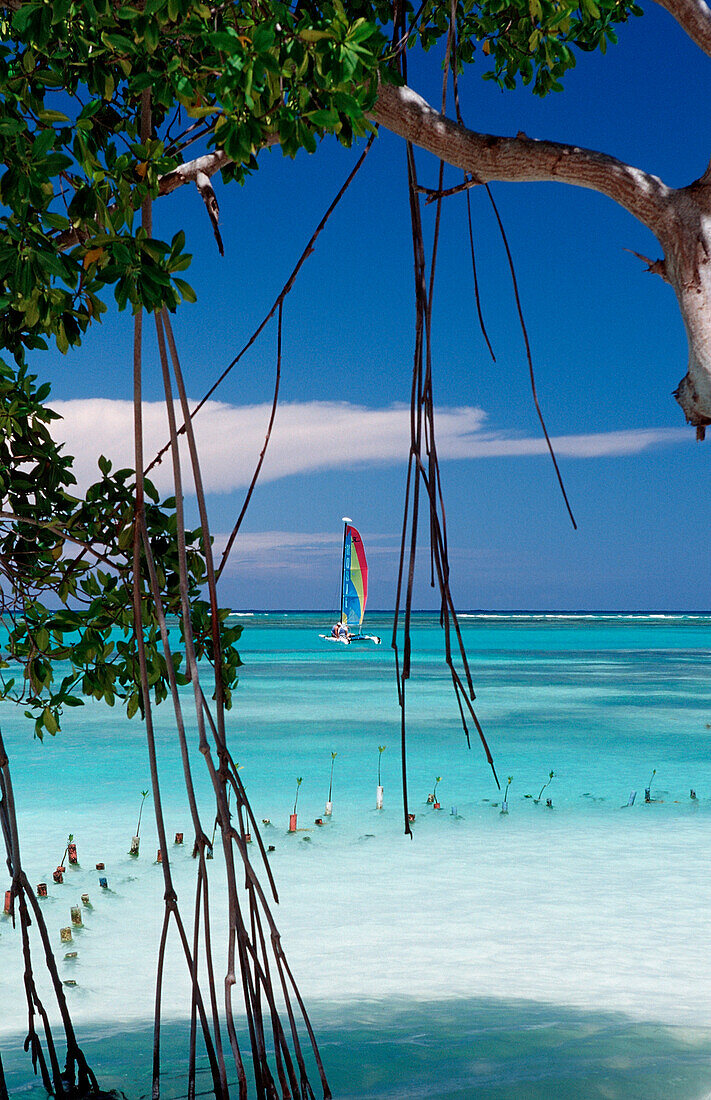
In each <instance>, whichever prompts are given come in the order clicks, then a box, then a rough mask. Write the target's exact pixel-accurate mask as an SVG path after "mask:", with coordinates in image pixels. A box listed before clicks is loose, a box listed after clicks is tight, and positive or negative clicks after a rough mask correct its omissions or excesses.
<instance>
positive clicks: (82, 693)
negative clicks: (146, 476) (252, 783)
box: [0, 366, 242, 738]
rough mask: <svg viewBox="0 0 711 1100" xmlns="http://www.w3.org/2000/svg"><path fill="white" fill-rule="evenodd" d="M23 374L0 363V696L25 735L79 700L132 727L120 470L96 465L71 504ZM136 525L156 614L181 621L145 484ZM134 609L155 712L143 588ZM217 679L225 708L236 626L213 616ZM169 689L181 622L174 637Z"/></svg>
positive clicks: (194, 571) (131, 634)
mask: <svg viewBox="0 0 711 1100" xmlns="http://www.w3.org/2000/svg"><path fill="white" fill-rule="evenodd" d="M35 381H36V379H35V378H34V376H32V375H31V374H29V373H28V372H27V371H26V370H25V368H20V370H19V371H18V373H17V376H15V375H14V372H13V371H12V370H10V368H9V367H6V366H0V392H1V394H2V415H1V416H0V492H1V493H2V500H3V502H4V504H3V508H2V513H1V515H2V518H3V519H5V520H6V521H7V523H6V527H5V529H4V531H3V533H2V535H0V568H1V570H2V574H3V576H4V577H5V578H6V580H7V581H8V582H9V584H10V586H11V591H12V596H11V597H10V596H7V595H6V596H5V600H4V607H3V611H4V621H5V626H6V628H7V642H6V644H5V652H4V653H3V659H2V661H1V662H0V666H1V667H2V668H3V669H4V670H5V671H4V673H3V674H2V676H0V698H5V699H12V700H14V701H15V702H17V703H22V704H23V705H24V706H25V707H26V708H27V709H26V711H25V713H26V715H27V717H28V718H31V719H33V720H34V728H35V733H36V735H37V736H38V737H40V738H41V737H43V736H44V734H45V732H48V733H51V734H54V733H56V732H57V731H58V729H59V726H60V722H61V715H62V712H63V710H64V708H65V707H76V706H80V705H81V704H82V701H83V698H84V697H86V698H94V699H99V700H103V701H104V702H105V703H107V704H108V705H109V706H113V705H114V704H115V702H116V700H117V699H118V700H120V701H121V702H123V703H124V704H125V706H126V713H127V714H128V717H129V718H132V717H133V715H134V714H136V713H137V712H139V711H140V712H143V706H144V700H143V698H142V695H141V688H140V677H139V673H138V658H137V652H136V637H135V628H134V614H133V606H132V580H133V538H134V525H135V522H136V520H135V505H134V482H135V476H134V474H133V471H131V470H113V469H112V467H111V463H110V462H109V461H108V460H107V459H105V458H103V457H102V458H100V459H99V466H100V471H101V478H100V479H99V480H98V481H97V482H95V484H93V485H92V486H90V488H89V489H88V491H87V493H86V499H85V500H79V499H78V498H76V497H74V496H72V495H71V492H70V489H71V487H72V486H73V484H74V476H73V474H72V473H71V459H69V458H66V457H64V456H63V455H62V452H61V448H59V447H57V445H56V444H55V443H54V441H53V439H52V437H51V435H50V433H49V427H48V425H49V424H50V422H51V421H52V419H55V418H56V413H53V412H51V410H49V409H48V408H46V406H45V405H44V404H43V399H44V398H46V396H47V389H48V387H47V386H46V385H45V386H42V387H40V388H39V389H37V388H35ZM145 486H146V494H147V496H148V500H147V502H146V508H145V516H146V526H147V529H148V536H149V539H150V542H151V545H152V547H153V553H154V556H155V559H156V570H157V573H158V582H159V586H160V592H161V601H162V605H163V609H164V612H165V614H166V615H167V616H174V617H176V622H177V616H178V615H179V613H180V584H179V571H178V557H177V554H178V551H177V546H176V538H175V535H176V517H175V508H174V501H172V500H166V501H163V503H162V504H160V503H159V499H158V494H157V493H156V491H155V489H154V487H153V486H152V485H151V483H150V482H148V481H147V482H146V483H145ZM200 538H201V533H200V531H188V532H186V545H187V564H188V570H189V596H190V606H191V620H192V629H193V634H194V640H195V647H196V655H197V657H198V659H206V660H208V661H211V662H214V659H215V657H214V648H213V640H212V633H211V613H210V607H209V604H208V603H207V601H206V600H205V599H204V598H202V597H201V594H200V593H201V586H202V585H203V584H204V581H205V559H204V554H203V552H202V548H201V542H200ZM141 609H142V623H141V629H142V632H143V638H144V644H145V646H146V656H147V662H148V674H149V687H150V690H151V693H152V696H153V699H154V701H155V702H156V703H160V702H161V701H162V700H164V699H165V698H166V696H167V694H168V669H167V667H166V661H165V656H164V654H163V651H162V645H161V639H160V634H159V628H158V622H157V620H156V615H155V611H154V605H153V600H152V597H151V594H150V592H149V588H148V582H147V581H146V580H145V579H143V581H142V587H141ZM219 617H220V628H221V629H220V634H221V662H222V678H223V683H224V687H225V696H226V702H227V705H228V706H229V704H230V700H231V692H232V689H233V688H234V686H235V684H236V682H237V670H238V668H239V666H240V663H241V662H240V659H239V654H238V652H237V650H236V648H235V643H236V641H237V640H238V639H239V637H240V634H241V630H242V628H241V627H240V626H236V625H232V624H231V623H229V622H228V621H227V617H228V612H227V611H226V610H222V611H220V612H219ZM173 633H174V635H175V637H174V638H173V645H172V649H173V652H174V661H175V668H176V673H177V679H178V682H179V683H187V679H186V677H185V675H184V672H183V671H181V666H182V659H181V656H180V649H181V642H182V641H183V638H182V625H181V626H180V627H178V626H176V627H174V628H173Z"/></svg>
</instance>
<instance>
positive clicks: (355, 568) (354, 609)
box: [341, 524, 368, 630]
mask: <svg viewBox="0 0 711 1100" xmlns="http://www.w3.org/2000/svg"><path fill="white" fill-rule="evenodd" d="M367 599H368V563H367V562H366V560H365V550H364V548H363V540H362V538H361V537H360V535H359V534H358V532H357V531H356V529H355V527H353V526H352V525H351V524H346V530H345V538H344V543H343V584H342V593H341V619H343V620H344V621H345V622H346V623H347V624H348V626H349V627H351V626H355V627H357V628H358V630H360V628H361V625H362V623H363V616H364V615H365V603H366V600H367Z"/></svg>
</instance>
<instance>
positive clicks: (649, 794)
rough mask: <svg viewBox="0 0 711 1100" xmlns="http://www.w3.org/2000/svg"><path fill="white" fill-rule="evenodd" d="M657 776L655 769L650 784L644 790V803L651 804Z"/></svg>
mask: <svg viewBox="0 0 711 1100" xmlns="http://www.w3.org/2000/svg"><path fill="white" fill-rule="evenodd" d="M656 774H657V769H656V768H654V769H653V771H652V774H651V775H650V777H649V783H648V784H647V786H646V787H645V788H644V801H645V802H651V801H652V780H653V779H654V777H655V775H656Z"/></svg>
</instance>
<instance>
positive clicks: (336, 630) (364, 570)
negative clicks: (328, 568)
mask: <svg viewBox="0 0 711 1100" xmlns="http://www.w3.org/2000/svg"><path fill="white" fill-rule="evenodd" d="M343 524H344V526H343V557H342V561H341V614H340V618H339V620H338V622H337V623H336V624H335V625H334V627H333V630H332V631H331V633H330V634H321V635H320V637H321V638H326V639H328V641H332V642H342V643H344V644H345V645H348V644H349V643H350V642H374V643H375V645H380V638H379V637H378V636H377V634H364V633H363V616H364V615H365V605H366V601H367V599H368V563H367V561H366V558H365V548H364V546H363V540H362V538H361V537H360V534H359V533H358V531H357V530H356V528H355V527H354V526H353V522H352V520H351V519H350V517H349V516H344V517H343Z"/></svg>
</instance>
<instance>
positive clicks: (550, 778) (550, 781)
mask: <svg viewBox="0 0 711 1100" xmlns="http://www.w3.org/2000/svg"><path fill="white" fill-rule="evenodd" d="M554 779H555V772H548V781H547V782H546V783H544V784H543V786H542V787H541V789H540V791H539V792H538V798H535V799H534V802H535V803H536V805H538V803H539V802H540V801H541V798H542V796H543V792H544V791H545V789H546V787H550V785H551V783H552V781H553V780H554Z"/></svg>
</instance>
